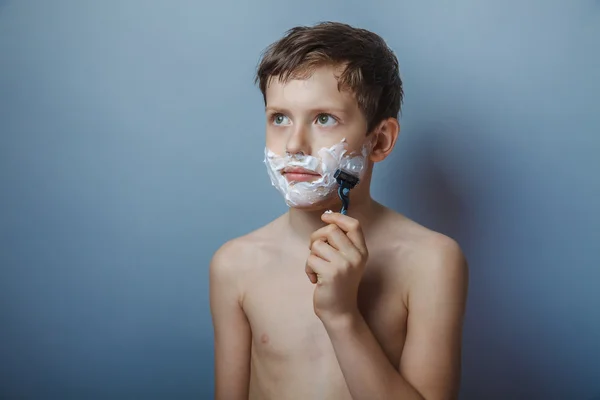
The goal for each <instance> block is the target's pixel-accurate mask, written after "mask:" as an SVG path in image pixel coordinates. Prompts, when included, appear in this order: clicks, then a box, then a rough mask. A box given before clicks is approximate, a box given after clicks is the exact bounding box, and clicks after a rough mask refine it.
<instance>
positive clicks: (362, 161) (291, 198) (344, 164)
mask: <svg viewBox="0 0 600 400" xmlns="http://www.w3.org/2000/svg"><path fill="white" fill-rule="evenodd" d="M369 143H371V142H370V141H368V142H367V144H365V145H364V146H363V147H362V149H361V152H360V154H353V155H350V154H347V148H348V144H347V143H346V139H345V138H344V139H342V141H341V142H340V143H337V144H335V145H333V146H331V147H329V148H322V149H320V150H319V151H318V153H317V157H313V156H310V155H308V156H307V155H291V154H288V155H286V156H285V157H282V156H279V155H277V154H275V153H273V152H272V151H271V150H269V149H268V148H267V147H265V159H264V162H265V164H266V166H267V172H268V173H269V178H271V184H272V185H273V186H275V188H276V189H277V190H278V191H279V192H280V193H281V194H282V195H283V197H284V199H285V202H286V204H287V205H288V206H289V207H308V206H312V205H314V204H317V203H319V202H321V201H324V200H326V199H328V198H329V197H330V196H331V195H332V194H333V193H335V192H336V191H337V188H338V184H337V181H336V180H335V178H334V177H333V175H334V174H335V171H336V170H337V169H338V168H340V169H343V170H345V171H347V172H349V173H351V174H352V175H355V176H358V178H359V179H362V178H363V175H364V172H365V169H366V165H367V162H366V161H367V156H368V154H369V151H370V148H369ZM286 167H300V168H305V169H307V170H309V171H312V172H316V173H318V174H320V175H321V176H320V177H319V178H318V179H315V180H313V181H310V182H288V180H287V179H286V178H285V176H284V175H283V174H282V172H283V169H284V168H286Z"/></svg>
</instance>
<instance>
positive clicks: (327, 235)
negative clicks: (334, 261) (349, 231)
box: [310, 224, 354, 250]
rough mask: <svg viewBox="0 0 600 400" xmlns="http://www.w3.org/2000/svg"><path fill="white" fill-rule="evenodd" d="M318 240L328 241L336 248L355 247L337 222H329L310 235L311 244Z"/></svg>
mask: <svg viewBox="0 0 600 400" xmlns="http://www.w3.org/2000/svg"><path fill="white" fill-rule="evenodd" d="M316 240H323V241H326V242H328V243H329V244H331V246H333V247H334V248H335V249H336V250H341V249H343V248H344V247H354V243H352V241H351V240H350V239H349V238H348V236H346V234H345V233H344V232H343V231H342V230H341V229H340V228H339V227H338V226H337V225H336V224H329V225H327V226H324V227H323V228H321V229H319V230H316V231H315V232H313V234H312V235H310V241H311V244H312V243H313V242H314V241H316Z"/></svg>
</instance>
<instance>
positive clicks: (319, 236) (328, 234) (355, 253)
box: [311, 224, 361, 263]
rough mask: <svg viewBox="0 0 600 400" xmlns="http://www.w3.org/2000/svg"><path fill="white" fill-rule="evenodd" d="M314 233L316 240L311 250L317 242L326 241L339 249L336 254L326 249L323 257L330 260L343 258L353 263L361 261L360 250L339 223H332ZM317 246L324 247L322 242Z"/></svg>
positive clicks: (333, 247) (331, 246) (336, 249)
mask: <svg viewBox="0 0 600 400" xmlns="http://www.w3.org/2000/svg"><path fill="white" fill-rule="evenodd" d="M313 235H314V237H315V241H314V242H313V245H312V246H311V250H313V249H314V247H315V244H316V243H323V242H326V243H325V245H328V246H329V247H330V248H331V250H334V251H337V253H336V254H332V253H331V251H329V250H328V249H324V251H326V252H325V253H324V254H323V257H322V258H324V259H325V260H327V261H329V262H334V261H337V262H341V261H343V260H342V259H345V260H347V261H350V262H352V263H357V262H359V261H360V258H361V253H360V251H359V250H358V249H357V248H356V246H355V245H354V243H352V241H351V240H350V239H349V238H348V236H346V234H345V233H344V232H342V230H341V229H340V228H339V227H338V226H337V225H335V224H330V225H328V226H326V227H325V228H321V229H319V230H318V231H316V232H315V233H314V234H313ZM317 247H318V249H322V248H323V246H322V245H321V244H319V245H318V246H317ZM334 257H335V258H334Z"/></svg>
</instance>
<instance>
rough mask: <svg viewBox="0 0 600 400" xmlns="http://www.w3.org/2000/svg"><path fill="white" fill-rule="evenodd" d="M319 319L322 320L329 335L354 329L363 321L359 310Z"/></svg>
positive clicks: (324, 316)
mask: <svg viewBox="0 0 600 400" xmlns="http://www.w3.org/2000/svg"><path fill="white" fill-rule="evenodd" d="M319 318H320V319H321V322H323V325H324V326H325V329H326V330H327V331H328V332H329V333H333V332H338V331H348V330H350V329H352V328H353V327H355V326H356V325H357V323H358V322H359V321H360V320H361V319H362V315H361V314H360V311H358V309H354V310H350V311H348V312H344V313H339V314H328V315H327V314H326V315H323V316H320V317H319Z"/></svg>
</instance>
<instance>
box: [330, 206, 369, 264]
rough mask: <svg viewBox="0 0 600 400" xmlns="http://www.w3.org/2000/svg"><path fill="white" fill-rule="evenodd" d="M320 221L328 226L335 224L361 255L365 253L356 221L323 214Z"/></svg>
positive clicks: (350, 218)
mask: <svg viewBox="0 0 600 400" xmlns="http://www.w3.org/2000/svg"><path fill="white" fill-rule="evenodd" d="M321 220H322V221H323V222H326V223H329V224H336V225H337V226H338V227H339V228H340V229H341V230H342V231H343V232H345V233H346V235H347V236H348V238H349V239H350V240H351V241H352V243H354V246H356V248H357V249H358V250H359V251H360V252H361V253H362V254H366V253H367V244H366V243H365V237H364V235H363V232H362V228H361V226H360V223H359V222H358V220H357V219H354V218H352V217H349V216H347V215H343V214H340V213H324V214H323V215H321Z"/></svg>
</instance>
